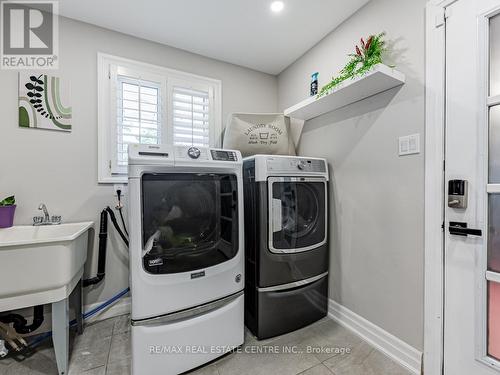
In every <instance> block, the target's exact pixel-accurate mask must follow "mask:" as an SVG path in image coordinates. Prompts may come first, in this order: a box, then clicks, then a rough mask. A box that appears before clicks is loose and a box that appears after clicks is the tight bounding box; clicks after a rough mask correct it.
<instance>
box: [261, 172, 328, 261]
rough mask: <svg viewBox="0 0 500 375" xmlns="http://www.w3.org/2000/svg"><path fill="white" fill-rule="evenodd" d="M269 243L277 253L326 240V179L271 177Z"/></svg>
mask: <svg viewBox="0 0 500 375" xmlns="http://www.w3.org/2000/svg"><path fill="white" fill-rule="evenodd" d="M268 183H269V186H270V189H269V198H270V199H269V200H270V202H269V207H270V209H269V239H270V241H269V245H270V250H271V251H275V252H280V253H283V252H298V251H306V250H310V249H312V248H315V247H317V246H319V245H321V244H323V243H325V242H326V221H327V218H326V206H325V205H326V181H325V180H324V179H318V178H286V177H270V178H269V180H268Z"/></svg>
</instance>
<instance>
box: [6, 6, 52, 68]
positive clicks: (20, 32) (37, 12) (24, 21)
mask: <svg viewBox="0 0 500 375" xmlns="http://www.w3.org/2000/svg"><path fill="white" fill-rule="evenodd" d="M57 14H58V2H57V1H27V0H17V1H8V2H7V1H2V2H1V8H0V20H1V21H0V22H1V24H2V26H1V28H0V34H1V35H0V43H1V47H0V49H1V51H0V66H1V68H2V69H19V70H20V69H27V70H32V69H57V68H58V37H59V25H58V16H57Z"/></svg>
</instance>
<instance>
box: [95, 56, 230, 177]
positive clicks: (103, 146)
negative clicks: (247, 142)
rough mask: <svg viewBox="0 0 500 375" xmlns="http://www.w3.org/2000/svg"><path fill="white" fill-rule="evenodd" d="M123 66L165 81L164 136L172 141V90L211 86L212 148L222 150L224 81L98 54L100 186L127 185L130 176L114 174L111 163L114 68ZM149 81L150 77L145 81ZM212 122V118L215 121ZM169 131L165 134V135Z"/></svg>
mask: <svg viewBox="0 0 500 375" xmlns="http://www.w3.org/2000/svg"><path fill="white" fill-rule="evenodd" d="M113 66H115V67H116V66H120V67H123V68H126V69H130V70H132V71H134V70H135V71H137V70H139V71H141V72H142V73H146V74H151V75H154V76H163V77H165V87H166V89H165V90H166V94H165V97H164V98H163V100H164V101H165V103H166V108H164V110H165V111H166V116H164V118H163V119H162V123H163V124H162V125H163V126H164V128H165V129H162V134H165V133H167V134H165V135H166V136H167V137H169V138H168V139H170V140H171V139H172V137H171V135H172V130H173V127H172V116H173V114H172V111H171V95H172V94H171V88H172V84H173V83H175V82H183V83H185V82H186V81H187V82H190V83H191V84H192V85H193V88H194V87H199V86H200V85H202V86H204V87H206V86H207V84H208V85H209V86H210V88H211V90H210V95H211V99H212V102H211V108H210V113H211V116H213V122H212V124H213V126H211V127H210V146H211V147H220V145H221V139H222V81H220V80H218V79H214V78H208V77H203V76H200V75H196V74H192V73H186V72H182V71H179V70H175V69H170V68H165V67H162V66H158V65H153V64H148V63H144V62H140V61H135V60H131V59H127V58H123V57H118V56H113V55H109V54H105V53H101V52H98V53H97V143H98V156H97V160H98V166H97V171H98V172H97V173H98V182H99V183H126V182H127V175H126V174H119V175H117V174H112V173H111V165H110V163H111V161H112V160H114V156H113V155H114V154H113V152H114V150H115V148H116V144H115V145H113V139H114V136H113V135H112V133H111V131H112V130H114V127H113V126H111V124H114V123H115V122H116V116H115V117H113V114H114V113H116V108H115V106H114V105H112V100H111V95H110V93H111V92H112V91H111V88H112V87H111V84H112V80H111V75H112V74H113V71H112V69H111V67H113ZM144 78H145V79H146V77H144ZM211 119H212V118H211ZM163 130H165V131H163Z"/></svg>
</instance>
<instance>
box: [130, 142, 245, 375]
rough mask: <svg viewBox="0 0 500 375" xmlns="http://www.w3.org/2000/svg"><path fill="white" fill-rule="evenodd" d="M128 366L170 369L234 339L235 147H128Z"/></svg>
mask: <svg viewBox="0 0 500 375" xmlns="http://www.w3.org/2000/svg"><path fill="white" fill-rule="evenodd" d="M128 176H129V177H128V179H129V202H130V209H129V223H130V289H131V294H132V315H131V321H132V335H131V337H132V373H133V374H135V375H139V374H140V375H155V374H162V375H167V374H179V373H182V372H184V371H188V370H190V369H193V368H195V367H198V366H200V365H203V364H204V363H207V362H209V361H211V360H213V359H215V358H217V357H218V356H221V355H223V354H225V353H226V352H228V351H230V350H232V349H234V348H235V347H237V346H239V345H241V344H243V339H244V322H243V316H244V308H243V299H244V297H243V289H244V284H245V283H244V274H243V270H244V253H243V248H244V234H243V220H244V219H243V190H242V158H241V154H240V153H239V152H238V151H229V150H219V149H209V148H196V147H178V146H176V147H172V146H165V145H131V146H130V147H129V167H128Z"/></svg>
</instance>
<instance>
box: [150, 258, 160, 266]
mask: <svg viewBox="0 0 500 375" xmlns="http://www.w3.org/2000/svg"><path fill="white" fill-rule="evenodd" d="M148 264H149V266H150V267H153V266H161V265H163V259H162V258H155V259H150V260H149V261H148Z"/></svg>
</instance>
